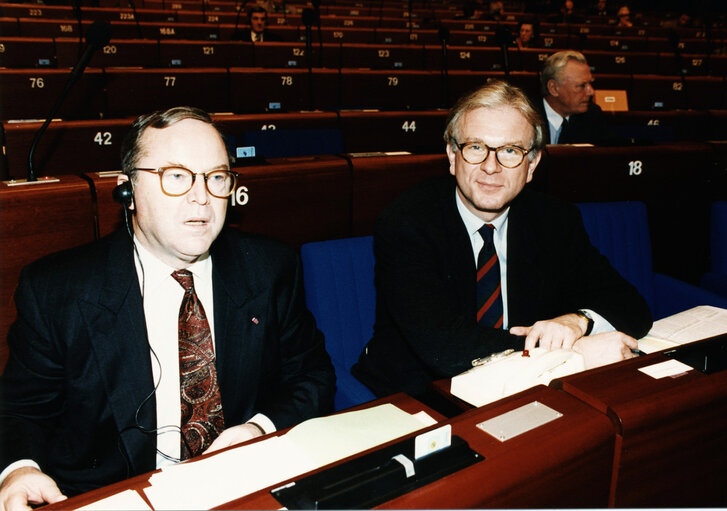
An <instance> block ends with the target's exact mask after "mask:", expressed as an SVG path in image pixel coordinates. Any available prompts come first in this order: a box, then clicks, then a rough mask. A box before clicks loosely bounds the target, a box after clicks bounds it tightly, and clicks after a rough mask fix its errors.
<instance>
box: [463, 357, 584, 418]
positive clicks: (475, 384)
mask: <svg viewBox="0 0 727 511" xmlns="http://www.w3.org/2000/svg"><path fill="white" fill-rule="evenodd" d="M585 368H586V366H585V363H584V361H583V356H582V355H581V354H580V353H576V352H575V351H571V350H564V349H559V350H551V351H548V350H545V349H543V348H535V349H532V350H530V356H529V357H523V352H522V351H516V352H514V353H511V354H510V355H508V356H506V357H503V358H499V359H496V360H494V361H492V362H488V363H486V364H484V365H481V366H477V367H473V368H472V369H470V370H468V371H465V372H464V373H462V374H458V375H457V376H455V377H453V378H452V387H451V393H452V394H453V395H454V396H457V397H458V398H460V399H462V400H463V401H466V402H467V403H469V404H471V405H473V406H482V405H486V404H488V403H492V402H493V401H497V400H498V399H502V398H503V397H506V396H511V395H512V394H516V393H518V392H520V391H522V390H525V389H529V388H530V387H534V386H535V385H539V384H541V383H542V384H544V385H547V384H548V383H550V381H551V380H552V379H554V378H559V377H561V376H567V375H569V374H573V373H577V372H579V371H583V370H584V369H585Z"/></svg>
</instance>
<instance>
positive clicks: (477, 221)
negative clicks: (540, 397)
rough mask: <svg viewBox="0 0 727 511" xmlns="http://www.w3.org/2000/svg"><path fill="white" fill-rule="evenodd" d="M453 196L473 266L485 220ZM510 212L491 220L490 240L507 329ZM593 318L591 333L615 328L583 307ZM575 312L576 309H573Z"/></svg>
mask: <svg viewBox="0 0 727 511" xmlns="http://www.w3.org/2000/svg"><path fill="white" fill-rule="evenodd" d="M454 193H455V198H456V201H457V210H458V211H459V216H460V217H461V218H462V222H464V226H465V229H467V233H468V234H469V236H470V243H472V253H473V254H474V261H475V266H477V257H478V256H479V254H480V250H482V246H483V245H484V244H485V242H484V240H483V239H482V236H481V235H480V233H479V230H480V228H481V227H482V226H483V225H484V224H485V221H484V220H482V219H481V218H480V217H478V216H476V215H475V214H474V213H472V212H471V211H470V210H469V209H467V207H466V206H465V205H464V203H463V202H462V199H461V198H460V196H459V193H457V191H456V190H455V192H454ZM509 213H510V207H509V206H508V208H507V209H505V211H503V212H502V213H501V214H500V216H498V217H497V218H495V219H494V220H493V221H491V222H487V223H489V224H492V225H493V226H494V227H495V232H494V234H493V237H492V240H493V242H494V244H495V252H497V259H498V261H499V262H500V289H501V294H502V328H503V329H505V330H507V329H508V328H509V321H508V315H507V228H508V224H509V222H508V214H509ZM583 310H585V311H588V313H589V314H590V315H591V317H592V318H593V329H592V330H591V335H593V334H598V333H601V332H611V331H613V330H615V328H614V327H613V325H611V323H609V322H608V321H607V320H606V319H605V318H604V317H603V316H601V315H600V314H598V313H597V312H595V311H592V310H590V309H583ZM573 312H576V311H573ZM513 326H530V325H513Z"/></svg>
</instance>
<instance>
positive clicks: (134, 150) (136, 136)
mask: <svg viewBox="0 0 727 511" xmlns="http://www.w3.org/2000/svg"><path fill="white" fill-rule="evenodd" d="M184 119H195V120H197V121H202V122H204V123H206V124H209V125H210V126H212V127H213V128H215V130H217V133H218V134H219V135H220V138H222V139H223V140H224V137H223V136H222V132H220V130H219V128H218V127H217V126H215V123H214V121H212V118H211V117H210V115H209V114H208V113H207V112H205V111H204V110H201V109H199V108H195V107H191V106H175V107H173V108H170V109H168V110H157V111H156V112H152V113H150V114H145V115H141V116H139V117H137V119H136V120H135V121H134V123H133V124H132V125H131V128H129V131H127V132H126V135H125V136H124V140H123V142H122V143H121V168H122V170H123V171H124V173H125V174H127V175H129V177H133V174H134V171H133V169H134V168H135V167H136V166H137V162H138V161H139V155H140V153H141V152H142V151H143V150H144V149H143V148H142V147H141V146H140V142H141V137H142V135H143V134H144V132H145V131H146V130H147V128H156V129H163V128H167V127H169V126H171V125H172V124H175V123H177V122H179V121H183V120H184Z"/></svg>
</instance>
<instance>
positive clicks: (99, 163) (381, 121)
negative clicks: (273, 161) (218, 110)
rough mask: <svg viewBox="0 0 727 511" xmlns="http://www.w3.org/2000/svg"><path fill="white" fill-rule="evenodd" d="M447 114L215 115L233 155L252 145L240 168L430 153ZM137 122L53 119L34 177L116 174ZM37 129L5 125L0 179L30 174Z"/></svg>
mask: <svg viewBox="0 0 727 511" xmlns="http://www.w3.org/2000/svg"><path fill="white" fill-rule="evenodd" d="M446 116H447V111H446V110H429V111H412V112H402V111H400V112H363V111H342V112H299V113H278V114H251V115H214V116H213V117H214V119H215V122H216V124H217V125H218V127H219V128H220V130H221V131H222V133H224V134H225V137H226V142H227V144H228V149H229V153H230V154H231V155H238V154H240V153H241V152H244V151H243V150H244V148H251V147H254V148H255V158H248V159H245V158H242V157H240V158H237V161H236V163H237V164H238V165H243V164H245V163H246V162H248V161H266V160H268V159H270V158H280V157H286V156H309V155H316V154H338V153H344V152H345V153H370V154H373V153H377V152H401V151H406V152H410V153H414V154H427V153H431V152H433V151H434V150H436V149H438V148H440V147H441V146H442V144H443V142H442V133H443V132H444V125H445V119H446ZM132 121H133V118H124V119H105V120H95V121H57V122H52V123H51V124H50V125H49V127H48V129H47V131H46V132H45V134H44V135H43V136H42V137H41V139H40V142H39V143H38V145H37V147H36V151H35V154H34V158H33V161H34V168H35V173H36V175H38V176H57V175H63V174H76V175H80V174H82V173H84V172H91V171H113V170H118V168H119V165H120V162H119V155H120V144H121V140H122V139H123V137H124V134H125V133H126V131H127V130H128V128H129V126H130V125H131V123H132ZM40 126H41V123H40V122H29V123H3V125H2V130H1V131H0V142H1V145H2V146H3V149H4V150H3V153H2V155H1V156H0V179H23V178H25V177H26V176H27V174H28V151H29V150H30V146H31V143H32V141H33V138H34V136H35V134H36V133H37V131H38V129H39V128H40ZM68 148H73V150H72V151H71V150H68Z"/></svg>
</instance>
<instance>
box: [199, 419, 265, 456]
mask: <svg viewBox="0 0 727 511" xmlns="http://www.w3.org/2000/svg"><path fill="white" fill-rule="evenodd" d="M262 434H263V432H262V431H261V430H260V429H259V428H258V427H257V426H255V425H253V424H240V425H238V426H232V427H231V428H227V429H226V430H224V431H223V432H222V433H220V436H218V437H217V438H215V439H214V441H213V442H212V444H210V446H209V447H208V448H207V450H206V451H205V452H204V453H202V454H207V453H210V452H215V451H219V450H220V449H224V448H225V447H229V446H231V445H235V444H239V443H242V442H245V441H247V440H251V439H253V438H257V437H259V436H262Z"/></svg>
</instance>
